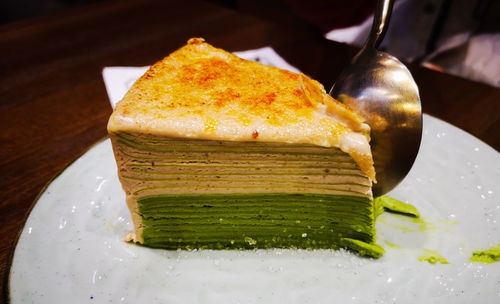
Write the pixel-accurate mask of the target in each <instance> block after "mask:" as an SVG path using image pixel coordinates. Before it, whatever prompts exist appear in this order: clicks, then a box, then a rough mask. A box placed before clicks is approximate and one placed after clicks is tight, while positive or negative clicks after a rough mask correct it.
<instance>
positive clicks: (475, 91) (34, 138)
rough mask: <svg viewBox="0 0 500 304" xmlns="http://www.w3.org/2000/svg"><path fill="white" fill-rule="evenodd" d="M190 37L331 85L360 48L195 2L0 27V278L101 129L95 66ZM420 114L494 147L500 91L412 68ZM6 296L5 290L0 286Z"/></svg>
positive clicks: (105, 6)
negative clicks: (45, 196) (50, 193)
mask: <svg viewBox="0 0 500 304" xmlns="http://www.w3.org/2000/svg"><path fill="white" fill-rule="evenodd" d="M190 37H204V38H206V39H207V41H208V42H210V43H211V44H213V45H215V46H218V47H221V48H224V49H226V50H229V51H237V50H246V49H251V48H257V47H262V46H265V45H271V46H273V47H274V48H275V49H276V50H277V51H278V52H279V53H280V54H281V55H282V56H284V57H285V58H286V59H287V60H288V61H289V62H290V63H292V64H293V65H295V66H297V67H298V68H300V69H301V70H302V71H304V73H306V74H307V75H309V76H311V77H313V78H316V79H318V80H319V81H321V82H322V83H323V84H324V85H325V87H327V88H329V87H330V86H331V84H332V83H333V80H334V79H335V77H336V76H337V75H338V74H339V73H340V70H341V69H342V67H343V66H345V65H346V64H347V63H348V61H349V60H350V58H351V57H352V55H354V54H355V52H356V49H355V48H352V47H349V46H346V45H342V44H338V43H334V42H331V41H326V40H324V39H323V38H322V36H321V34H320V33H319V32H317V31H316V30H314V29H313V28H311V27H309V26H307V25H305V24H301V23H300V22H298V23H290V24H287V25H286V26H285V25H279V24H274V23H270V22H269V21H264V20H261V19H258V18H257V17H255V16H250V15H245V14H242V13H241V12H237V11H233V10H230V9H226V8H223V7H219V6H217V5H214V4H210V3H206V2H201V1H187V0H185V1H132V0H124V1H105V2H102V3H98V4H93V5H89V6H85V7H81V8H78V9H74V10H71V11H69V12H64V13H58V14H56V15H51V16H46V17H41V18H37V19H33V20H27V21H22V22H18V23H14V24H10V25H6V26H3V27H0V190H1V191H0V223H1V228H0V234H1V235H2V238H3V240H2V242H1V243H0V279H2V281H4V282H5V281H6V278H7V276H8V265H9V259H10V255H11V253H12V252H13V248H14V244H15V240H16V237H17V234H18V233H19V231H20V230H21V229H22V226H23V223H24V220H25V217H26V216H27V214H28V212H29V210H30V206H31V205H32V203H33V201H34V200H35V199H36V197H37V195H38V194H39V192H40V191H41V190H42V189H43V187H44V185H46V184H47V183H48V182H50V180H51V179H52V178H53V177H54V176H55V175H56V174H57V173H58V172H59V171H61V170H62V169H63V168H64V167H65V166H66V165H67V164H68V163H70V162H71V161H72V160H74V159H75V158H76V157H77V156H79V155H80V154H81V153H83V152H84V151H85V150H86V149H88V148H89V147H90V146H91V145H92V144H94V143H95V142H96V141H98V140H99V139H101V138H104V137H105V136H106V123H107V120H108V117H109V115H110V114H111V107H110V105H109V101H108V98H107V95H106V91H105V88H104V83H103V81H102V77H101V70H102V68H103V67H105V66H143V65H149V64H152V63H153V62H155V61H156V60H159V59H161V58H162V57H164V56H166V55H168V54H169V53H170V52H172V51H173V50H175V49H177V48H178V47H180V46H182V45H183V44H184V43H185V42H186V41H187V39H188V38H190ZM411 70H412V72H413V74H414V77H415V80H416V82H417V84H418V85H419V87H420V91H421V99H422V104H423V109H424V112H426V113H429V114H432V115H434V116H436V117H438V118H441V119H443V120H445V121H448V122H450V123H452V124H454V125H456V126H458V127H460V128H462V129H464V130H466V131H468V132H470V133H472V134H473V135H474V136H476V137H478V138H480V139H481V140H483V141H484V142H486V143H488V144H489V145H491V146H493V147H494V148H495V149H497V150H499V149H500V114H499V113H500V90H499V89H496V88H492V87H490V86H487V85H482V84H479V83H475V82H471V81H468V80H464V79H461V78H457V77H453V76H449V75H445V74H442V73H439V72H434V71H430V70H427V69H425V68H422V67H417V66H412V67H411ZM2 294H3V295H4V296H5V294H6V290H5V286H3V289H2Z"/></svg>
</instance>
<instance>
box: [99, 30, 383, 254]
mask: <svg viewBox="0 0 500 304" xmlns="http://www.w3.org/2000/svg"><path fill="white" fill-rule="evenodd" d="M108 131H109V134H110V137H111V140H112V144H113V149H114V153H115V157H116V160H117V164H118V168H119V177H120V181H121V183H122V186H123V188H124V190H125V192H126V195H127V204H128V206H129V209H130V211H131V214H132V218H133V221H134V226H135V231H134V233H133V235H131V239H132V240H134V241H136V242H139V243H142V244H144V245H146V246H151V247H161V248H168V249H176V248H188V249H189V248H275V247H280V248H288V247H290V248H338V247H341V246H344V245H346V244H347V245H346V246H349V245H348V244H350V243H353V242H355V243H356V244H357V243H359V244H361V245H362V244H372V243H373V241H374V236H375V230H374V207H373V204H372V194H371V183H372V181H374V180H375V172H374V169H373V160H372V157H371V152H370V147H369V144H368V142H369V127H368V126H367V125H366V124H364V123H363V120H362V118H361V117H360V116H359V115H357V114H356V113H354V112H352V111H351V110H350V109H349V108H347V107H346V106H344V105H343V104H341V103H339V102H338V101H336V100H334V99H333V98H331V97H330V96H329V95H328V94H326V93H325V91H324V89H323V87H322V86H321V85H320V84H319V83H318V82H316V81H314V80H311V79H309V78H307V77H306V76H304V75H302V74H295V73H292V72H289V71H285V70H281V69H277V68H273V67H269V66H265V65H262V64H259V63H256V62H250V61H246V60H243V59H241V58H238V57H237V56H234V55H232V54H230V53H227V52H225V51H223V50H221V49H217V48H214V47H212V46H211V45H209V44H207V43H205V42H204V41H203V40H202V39H199V38H198V39H191V40H190V41H189V42H188V44H187V45H186V46H184V47H182V48H181V49H179V50H177V51H176V52H174V53H172V54H171V55H169V56H168V57H166V58H165V59H163V60H161V61H160V62H158V63H156V64H155V65H153V66H152V67H151V69H150V70H149V71H148V72H146V74H145V75H144V76H143V77H141V78H140V79H139V80H138V81H137V82H136V83H135V84H134V86H133V87H132V88H131V90H130V91H129V92H128V93H127V94H126V96H125V97H124V98H123V100H121V101H120V102H119V103H118V105H117V108H116V109H115V111H114V112H113V114H112V116H111V118H110V120H109V124H108ZM358 241H359V242H358ZM359 244H358V245H359ZM351 247H352V246H351Z"/></svg>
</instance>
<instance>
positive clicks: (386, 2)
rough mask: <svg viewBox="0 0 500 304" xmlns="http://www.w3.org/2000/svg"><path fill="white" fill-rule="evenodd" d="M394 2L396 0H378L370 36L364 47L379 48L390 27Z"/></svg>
mask: <svg viewBox="0 0 500 304" xmlns="http://www.w3.org/2000/svg"><path fill="white" fill-rule="evenodd" d="M393 4H394V0H379V1H378V2H377V8H376V9H375V15H374V16H373V23H372V29H371V31H370V36H368V39H367V40H366V42H365V45H364V46H363V49H365V48H368V47H370V48H374V49H376V48H378V46H379V45H380V43H381V42H382V40H383V39H384V35H385V33H386V32H387V28H388V27H389V21H390V19H391V12H392V6H393Z"/></svg>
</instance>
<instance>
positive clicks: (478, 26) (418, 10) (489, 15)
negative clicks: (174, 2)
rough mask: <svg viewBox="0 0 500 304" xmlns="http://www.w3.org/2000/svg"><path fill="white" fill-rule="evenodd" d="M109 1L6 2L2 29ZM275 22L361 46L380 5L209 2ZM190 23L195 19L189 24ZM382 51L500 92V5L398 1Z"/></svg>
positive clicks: (356, 1)
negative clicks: (301, 27)
mask: <svg viewBox="0 0 500 304" xmlns="http://www.w3.org/2000/svg"><path fill="white" fill-rule="evenodd" d="M102 1H108V0H2V1H0V24H2V25H6V24H9V23H13V22H22V21H23V20H26V19H29V18H34V17H40V16H44V15H50V14H53V13H57V12H61V11H64V10H67V9H70V8H74V7H79V6H83V5H90V4H92V3H95V2H102ZM206 1H209V2H213V3H216V4H218V5H222V6H225V7H228V8H231V9H234V10H238V11H242V12H245V13H247V14H251V15H255V16H257V17H259V18H262V19H266V20H268V21H270V22H275V23H280V24H285V25H287V24H288V25H293V24H296V23H301V24H306V25H307V26H309V27H311V28H313V29H315V30H317V31H318V32H319V33H321V34H322V35H324V36H325V38H327V39H330V40H335V41H338V42H343V43H347V44H352V45H356V46H361V45H362V44H363V42H364V40H365V38H366V36H367V35H368V32H369V30H370V25H371V15H372V13H373V10H374V8H375V4H376V1H375V0H349V1H336V0H332V1H322V0H308V1H301V0H253V1H250V0H206ZM186 22H189V20H186ZM381 49H382V50H384V51H386V52H388V53H390V54H392V55H394V56H396V57H397V58H399V59H400V60H402V61H406V62H412V63H415V64H420V65H423V66H426V67H428V68H431V69H435V70H439V71H442V72H445V73H450V74H454V75H457V76H460V77H464V78H468V79H471V80H475V81H478V82H482V83H485V84H489V85H491V86H495V87H500V0H397V1H396V3H395V5H394V10H393V14H392V19H391V24H390V28H389V30H388V32H387V34H386V37H385V40H384V42H383V44H382V45H381Z"/></svg>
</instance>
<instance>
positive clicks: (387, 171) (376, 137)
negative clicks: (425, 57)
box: [330, 0, 422, 196]
mask: <svg viewBox="0 0 500 304" xmlns="http://www.w3.org/2000/svg"><path fill="white" fill-rule="evenodd" d="M393 3H394V1H393V0H379V1H378V3H377V8H376V11H375V16H374V18H373V25H372V28H371V32H370V36H369V37H368V39H367V41H366V42H365V44H364V46H363V48H362V49H361V51H360V52H359V53H358V54H357V55H356V56H355V57H354V58H353V60H352V61H351V64H350V65H349V66H348V67H347V68H345V69H344V70H343V71H342V73H341V74H340V76H339V78H338V79H337V81H336V82H335V84H334V85H333V87H332V89H331V90H330V95H331V96H332V97H334V98H336V99H339V100H341V101H342V102H344V103H345V104H347V105H348V106H350V107H351V108H352V109H353V110H355V111H357V112H358V113H360V114H361V115H362V116H363V117H364V118H365V119H366V122H367V123H368V124H369V125H370V127H371V134H370V136H371V147H372V153H373V159H374V162H375V170H376V178H377V183H376V184H374V187H373V193H374V195H375V196H378V195H382V194H385V193H387V192H389V191H390V190H391V189H393V188H394V187H395V186H396V185H397V184H399V182H401V181H402V180H403V179H404V178H405V176H406V175H407V174H408V172H409V171H410V169H411V167H412V165H413V162H414V161H415V158H416V156H417V153H418V149H419V147H420V139H421V137H422V108H421V105H420V97H419V93H418V88H417V85H416V84H415V81H414V80H413V77H412V76H411V74H410V71H408V69H407V68H406V67H405V66H404V65H403V64H402V63H401V62H400V61H399V60H398V59H396V58H395V57H393V56H391V55H389V54H387V53H384V52H380V51H377V49H376V48H377V47H378V46H379V45H380V43H381V42H382V39H383V37H384V35H385V32H386V31H387V27H388V25H389V19H390V15H391V11H392V5H393Z"/></svg>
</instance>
